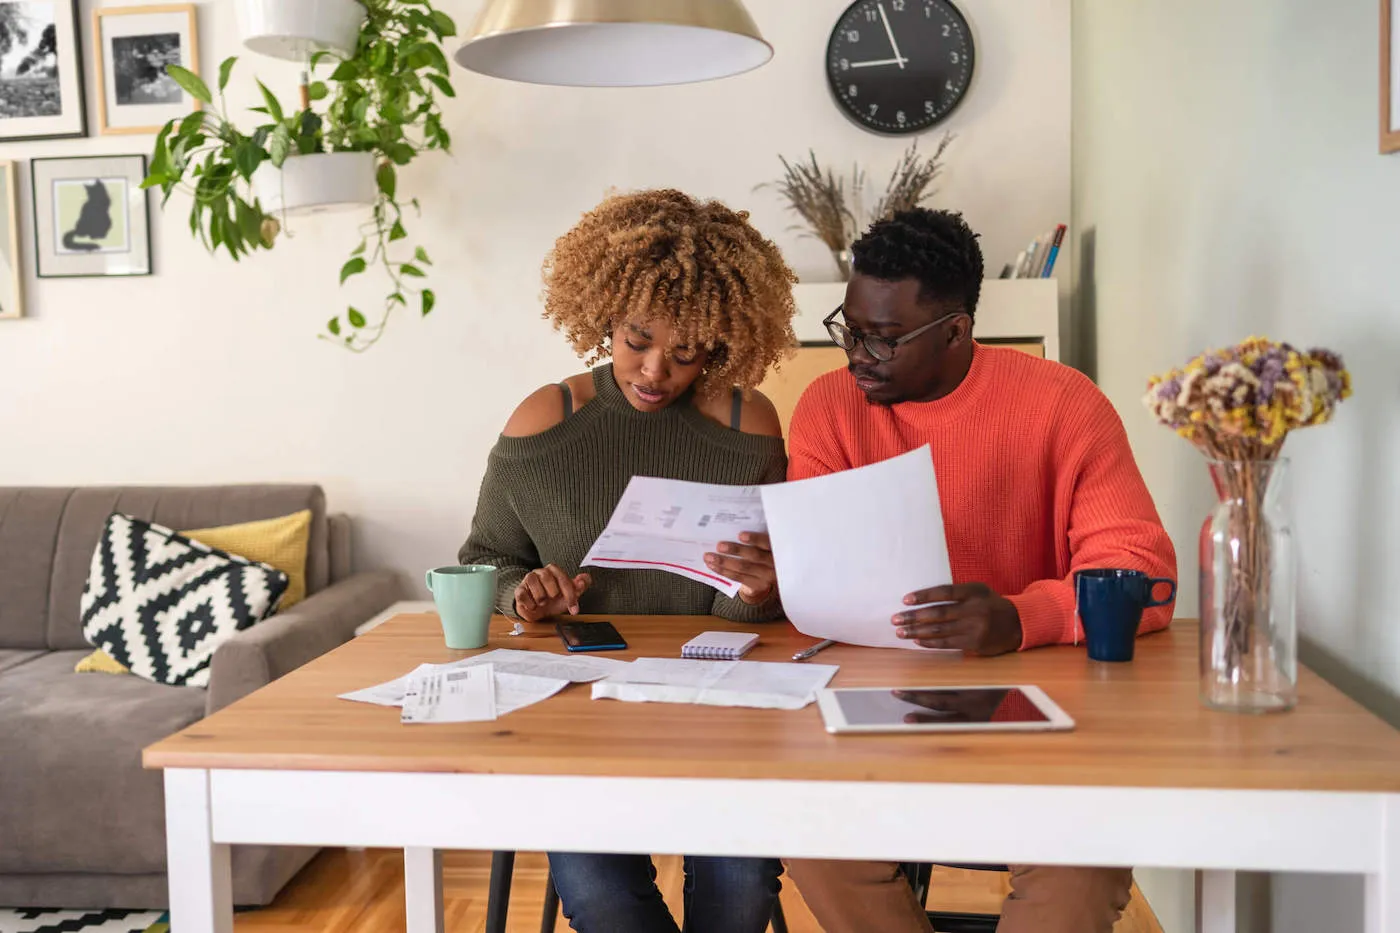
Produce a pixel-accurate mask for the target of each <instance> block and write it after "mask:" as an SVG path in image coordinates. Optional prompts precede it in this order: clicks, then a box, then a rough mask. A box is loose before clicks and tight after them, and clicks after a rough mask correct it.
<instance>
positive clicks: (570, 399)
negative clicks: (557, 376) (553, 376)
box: [559, 382, 574, 419]
mask: <svg viewBox="0 0 1400 933" xmlns="http://www.w3.org/2000/svg"><path fill="white" fill-rule="evenodd" d="M559 391H560V392H562V393H564V417H565V418H566V419H567V418H568V417H569V416H570V415H572V414H573V413H574V393H573V391H572V390H571V389H570V388H569V384H568V383H567V382H561V383H559Z"/></svg>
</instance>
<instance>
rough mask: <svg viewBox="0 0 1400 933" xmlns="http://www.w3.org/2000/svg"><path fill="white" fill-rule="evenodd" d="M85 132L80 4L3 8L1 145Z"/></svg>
mask: <svg viewBox="0 0 1400 933" xmlns="http://www.w3.org/2000/svg"><path fill="white" fill-rule="evenodd" d="M86 131H87V122H86V116H85V114H84V106H83V72H82V56H81V54H80V50H79V48H78V29H77V4H76V2H73V0H24V2H8V0H7V2H0V140H17V139H54V138H59V137H64V136H82V135H84V134H85V133H86Z"/></svg>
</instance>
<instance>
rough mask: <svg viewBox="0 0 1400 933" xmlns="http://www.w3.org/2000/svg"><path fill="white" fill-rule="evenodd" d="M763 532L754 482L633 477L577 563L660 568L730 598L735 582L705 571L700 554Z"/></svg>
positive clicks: (759, 498) (736, 587)
mask: <svg viewBox="0 0 1400 933" xmlns="http://www.w3.org/2000/svg"><path fill="white" fill-rule="evenodd" d="M767 530H768V523H767V522H766V521H765V520H764V517H763V498H762V496H761V495H760V494H759V487H758V486H722V485H718V484H714V483H691V482H687V481H685V480H676V479H659V478H657V477H654V476H634V477H632V479H631V481H629V482H628V484H627V489H626V490H625V491H624V492H623V493H622V499H621V500H620V501H619V502H618V503H617V508H615V509H613V514H612V518H610V519H608V525H607V527H606V528H604V529H603V533H602V534H600V535H599V536H598V540H597V541H595V542H593V546H592V547H591V548H589V549H588V554H587V556H585V557H584V559H583V564H582V566H584V567H625V568H628V569H631V570H664V571H666V572H667V573H674V574H677V575H679V576H682V577H685V578H687V579H689V580H695V581H696V582H699V583H704V584H706V585H707V586H712V587H714V588H715V589H717V590H719V591H720V592H721V593H723V594H724V595H726V596H729V597H733V596H734V595H735V594H736V593H738V592H739V584H738V583H735V582H734V581H733V580H730V579H729V578H728V577H724V576H721V575H719V574H717V573H715V572H714V571H712V570H710V568H709V567H707V566H706V565H705V555H706V554H707V553H714V552H715V551H716V549H717V548H718V546H719V543H720V542H721V541H738V540H739V533H740V532H744V531H755V532H766V531H767Z"/></svg>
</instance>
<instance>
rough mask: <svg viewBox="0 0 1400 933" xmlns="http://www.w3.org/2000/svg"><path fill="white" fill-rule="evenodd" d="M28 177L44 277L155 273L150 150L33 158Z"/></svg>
mask: <svg viewBox="0 0 1400 933" xmlns="http://www.w3.org/2000/svg"><path fill="white" fill-rule="evenodd" d="M30 177H31V180H32V181H33V186H32V187H33V189H34V262H35V265H36V266H37V272H38V275H39V277H40V278H70V277H78V276H99V275H150V274H151V218H150V209H149V203H148V199H147V192H146V191H145V190H144V189H142V187H141V181H142V179H144V178H145V177H146V157H145V156H144V155H116V156H81V157H76V158H62V159H34V160H33V161H31V162H30Z"/></svg>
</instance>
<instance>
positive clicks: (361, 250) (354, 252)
mask: <svg viewBox="0 0 1400 933" xmlns="http://www.w3.org/2000/svg"><path fill="white" fill-rule="evenodd" d="M368 245H369V244H368V243H367V242H366V241H364V240H361V241H360V245H359V246H357V247H355V248H354V249H352V250H351V251H350V255H351V256H363V255H364V253H365V247H366V246H368Z"/></svg>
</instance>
